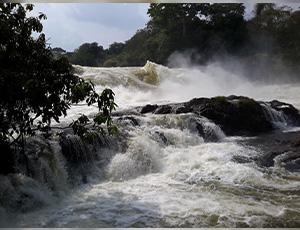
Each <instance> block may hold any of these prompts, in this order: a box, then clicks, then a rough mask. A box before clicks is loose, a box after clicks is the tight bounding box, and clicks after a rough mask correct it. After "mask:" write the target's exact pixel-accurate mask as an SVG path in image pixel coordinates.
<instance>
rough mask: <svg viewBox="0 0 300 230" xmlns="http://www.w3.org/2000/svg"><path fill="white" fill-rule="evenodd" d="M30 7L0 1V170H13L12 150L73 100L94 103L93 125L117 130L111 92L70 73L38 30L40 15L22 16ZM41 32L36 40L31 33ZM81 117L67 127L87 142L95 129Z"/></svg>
mask: <svg viewBox="0 0 300 230" xmlns="http://www.w3.org/2000/svg"><path fill="white" fill-rule="evenodd" d="M32 10H33V5H31V4H28V5H25V6H23V5H21V4H12V3H7V4H0V28H1V30H0V98H1V100H0V152H1V154H0V174H1V173H2V174H6V173H10V172H12V171H13V162H14V159H13V152H14V153H23V155H24V156H25V154H24V144H25V139H26V137H27V136H33V135H35V134H36V132H38V131H39V132H45V133H46V132H48V131H49V130H50V125H51V123H53V122H54V121H55V122H59V121H60V118H61V117H62V116H63V115H64V116H66V115H67V112H68V110H69V109H70V107H71V106H72V105H73V104H77V103H79V102H82V101H84V102H85V103H86V104H87V105H89V106H90V105H92V104H96V105H97V106H98V109H99V110H98V112H99V113H98V114H97V115H95V117H94V118H93V123H94V126H93V127H94V128H95V129H96V130H97V131H100V132H101V133H105V130H104V129H103V128H102V126H101V125H102V124H106V126H107V133H114V132H115V131H116V128H115V127H114V126H113V125H112V123H111V118H110V113H111V111H112V110H113V109H114V108H115V106H116V105H115V103H114V93H113V92H112V91H111V90H110V89H105V90H104V91H103V92H102V93H101V94H98V93H96V92H95V90H94V84H93V83H91V82H87V81H84V80H83V79H81V78H80V77H78V76H77V75H75V74H74V69H73V67H72V65H71V64H70V63H69V61H68V60H67V58H66V57H64V56H60V57H56V58H55V57H54V55H53V53H52V50H51V48H50V47H49V46H48V45H47V43H46V40H45V35H44V34H43V33H42V29H43V26H42V23H41V20H43V19H46V16H45V15H44V14H42V13H41V14H40V15H39V16H38V17H26V13H27V12H30V11H32ZM33 32H36V33H38V34H39V37H38V38H37V39H34V38H33V37H32V33H33ZM90 123H92V122H90V120H89V119H88V118H87V116H85V115H82V116H80V117H79V118H78V120H75V121H74V122H73V123H72V124H71V125H70V126H71V127H72V128H73V130H74V133H75V134H77V135H79V136H80V137H82V138H83V139H84V140H86V141H88V142H90V141H91V140H92V139H93V135H94V133H93V132H92V131H90V129H88V128H86V126H87V125H88V124H90Z"/></svg>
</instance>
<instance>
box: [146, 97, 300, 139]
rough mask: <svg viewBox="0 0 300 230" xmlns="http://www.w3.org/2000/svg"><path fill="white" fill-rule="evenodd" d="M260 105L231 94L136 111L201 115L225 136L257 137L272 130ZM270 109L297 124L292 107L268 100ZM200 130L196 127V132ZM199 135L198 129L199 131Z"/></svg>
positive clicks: (290, 122) (291, 123)
mask: <svg viewBox="0 0 300 230" xmlns="http://www.w3.org/2000/svg"><path fill="white" fill-rule="evenodd" d="M261 103H262V104H263V102H257V101H255V100H253V99H251V98H248V97H243V96H235V95H231V96H228V97H213V98H194V99H192V100H190V101H188V102H185V103H174V104H167V105H159V106H158V105H146V106H144V107H142V108H141V109H140V111H141V113H142V114H143V113H149V112H152V113H154V114H171V113H175V114H179V113H194V114H196V115H200V116H204V117H206V118H208V119H209V120H211V121H213V122H214V123H215V124H217V125H218V126H220V128H221V129H222V131H223V132H224V133H225V134H226V135H251V136H254V135H258V134H260V133H265V132H269V131H271V130H274V129H275V128H276V127H273V126H272V123H271V122H272V121H271V120H270V118H269V117H267V116H266V114H265V110H264V107H263V106H262V105H261ZM268 104H270V105H267V106H271V107H272V108H273V109H275V110H277V111H282V112H283V113H284V116H286V117H287V118H288V125H300V115H299V112H298V110H297V109H295V108H294V107H293V106H292V105H290V104H287V103H284V102H279V101H272V102H269V103H268ZM200 129H201V128H200V127H199V130H200ZM199 132H200V134H202V132H201V130H200V131H199Z"/></svg>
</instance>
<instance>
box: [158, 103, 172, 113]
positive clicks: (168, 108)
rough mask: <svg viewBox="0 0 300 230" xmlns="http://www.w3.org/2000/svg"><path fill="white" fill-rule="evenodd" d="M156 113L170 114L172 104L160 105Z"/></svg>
mask: <svg viewBox="0 0 300 230" xmlns="http://www.w3.org/2000/svg"><path fill="white" fill-rule="evenodd" d="M154 113H155V114H169V113H172V107H171V105H163V106H160V107H159V108H158V109H156V110H155V112H154Z"/></svg>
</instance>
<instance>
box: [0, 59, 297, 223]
mask: <svg viewBox="0 0 300 230" xmlns="http://www.w3.org/2000/svg"><path fill="white" fill-rule="evenodd" d="M75 69H76V71H77V73H78V74H79V75H80V76H81V77H82V78H84V79H85V80H91V81H92V82H94V83H95V84H96V89H97V91H99V92H101V90H103V89H104V88H106V87H109V88H112V90H113V91H114V93H115V95H116V96H115V102H116V103H117V104H118V108H117V112H118V113H117V114H116V115H115V116H114V122H115V124H116V125H117V126H118V128H119V134H118V137H113V138H112V139H110V140H109V145H108V146H109V147H107V146H100V147H99V148H94V149H93V154H94V157H93V159H92V161H86V162H83V163H82V164H77V165H76V167H77V168H76V167H73V168H71V169H68V165H67V161H66V159H65V158H64V157H63V156H62V154H61V151H62V147H61V145H60V144H59V141H58V139H57V138H53V139H51V140H50V141H46V140H44V139H41V138H39V137H35V138H32V139H31V140H29V141H28V147H27V154H28V155H29V156H34V155H35V154H37V153H38V154H39V158H38V160H36V162H38V163H36V164H35V165H32V166H31V167H32V172H33V174H32V177H27V176H25V175H24V174H14V175H10V176H9V177H8V176H1V178H0V179H1V180H0V199H1V206H0V227H18V228H23V227H24V228H25V227H26V228H32V227H60V228H64V227H73V228H74V227H86V228H94V227H97V228H99V227H100V228H101V227H127V228H130V227H131V228H133V227H152V228H154V227H158V228H164V227H173V228H176V227H186V228H188V227H199V228H205V227H217V228H219V227H229V228H234V227H272V228H273V227H300V196H299V194H300V174H299V172H297V171H295V172H291V171H288V170H286V169H285V168H283V167H281V165H280V163H278V164H275V165H274V166H273V167H261V166H259V165H257V164H256V163H255V162H245V163H239V162H236V161H234V160H233V158H234V157H236V156H239V157H243V156H244V157H249V156H253V157H254V156H258V155H261V154H262V152H261V149H260V148H256V147H255V146H249V145H246V144H244V142H243V140H245V139H249V138H254V137H245V136H243V137H241V136H230V137H229V136H226V135H225V134H224V133H223V132H222V130H221V129H220V128H219V127H218V126H217V125H215V124H214V123H212V122H211V121H210V120H208V119H206V118H204V117H196V118H195V117H194V115H193V114H190V113H186V114H167V115H163V114H145V115H142V116H141V115H134V114H131V115H130V116H128V115H127V114H128V111H131V109H133V108H135V107H136V106H144V105H146V104H166V103H171V102H184V101H188V100H190V99H192V98H195V97H213V96H219V95H222V96H229V95H243V96H248V97H251V98H254V99H255V100H258V101H260V100H262V101H270V100H274V99H276V100H280V101H284V102H287V103H291V104H293V105H294V106H295V107H296V108H297V109H300V101H299V99H298V96H299V95H300V84H292V83H288V82H287V83H281V84H279V83H262V81H257V82H252V81H250V80H247V79H246V78H243V77H241V76H239V75H235V74H232V73H230V72H227V71H226V70H224V69H223V68H221V67H220V66H218V65H216V64H212V65H208V66H205V67H190V68H177V69H170V68H167V67H164V66H161V65H157V64H155V63H151V62H148V63H147V64H146V65H145V66H144V67H127V68H92V67H81V66H75ZM95 112H96V108H87V107H85V106H74V107H72V109H71V111H70V112H69V114H68V116H67V117H65V118H62V125H65V124H66V123H68V122H70V121H72V119H74V118H75V117H76V116H78V114H80V113H85V114H90V115H92V114H93V113H95ZM128 117H129V118H128ZM195 119H198V120H199V122H201V123H202V124H204V127H206V129H207V130H210V131H212V132H214V134H215V135H216V136H217V137H218V141H216V142H209V141H205V140H204V138H203V137H201V136H199V135H198V133H197V132H196V131H195V127H194V123H193V121H194V120H195ZM281 127H283V128H282V130H281V131H284V132H289V131H291V130H294V129H295V127H284V124H283V126H281ZM72 143H73V144H74V145H76V146H75V149H76V148H77V149H80V148H81V149H82V148H85V147H84V146H83V144H82V143H81V142H80V141H78V140H77V141H76V139H72ZM74 151H75V152H76V151H77V150H74ZM32 158H34V157H32ZM82 174H84V177H83V176H82Z"/></svg>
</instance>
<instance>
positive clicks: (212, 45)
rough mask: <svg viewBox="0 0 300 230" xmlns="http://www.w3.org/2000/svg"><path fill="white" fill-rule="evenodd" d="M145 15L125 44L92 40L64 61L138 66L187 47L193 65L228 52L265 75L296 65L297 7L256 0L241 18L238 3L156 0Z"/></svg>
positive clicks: (299, 50) (299, 53)
mask: <svg viewBox="0 0 300 230" xmlns="http://www.w3.org/2000/svg"><path fill="white" fill-rule="evenodd" d="M148 14H149V16H150V18H151V19H150V21H149V22H148V23H147V25H146V27H145V28H144V29H141V30H138V31H137V32H136V33H135V35H134V36H133V37H132V38H131V39H129V40H128V41H126V42H125V43H113V44H111V45H110V47H109V48H108V49H103V47H102V46H101V45H98V44H97V43H91V44H88V43H87V44H83V45H81V46H80V47H79V48H78V49H76V50H75V51H74V53H67V56H68V57H69V60H70V61H71V63H74V64H79V65H88V66H107V67H110V66H143V65H144V64H145V62H146V61H147V60H151V61H153V62H156V63H159V64H165V65H168V64H169V63H168V58H169V57H170V55H172V54H173V53H174V52H183V51H189V52H188V53H189V54H190V57H189V58H191V59H192V61H193V62H194V63H196V64H205V63H207V62H209V61H212V60H214V59H221V57H224V56H228V55H229V56H231V57H236V58H237V59H238V60H239V63H240V64H242V65H244V67H246V69H248V70H251V71H252V70H253V69H257V71H258V70H260V71H264V75H265V76H266V75H267V73H270V74H272V73H273V74H274V73H278V72H280V71H285V70H290V72H295V71H294V70H299V69H297V68H298V67H297V66H298V64H299V60H300V31H299V28H300V11H299V10H296V11H293V10H292V9H291V8H290V7H288V6H280V7H279V6H277V5H276V4H273V3H258V4H256V5H255V7H254V10H253V15H252V17H251V18H249V19H246V18H245V6H244V4H242V3H237V4H233V3H230V4H228V3H222V4H221V3H215V4H206V3H198V4H188V3H185V4H163V3H161V4H150V8H149V9H148ZM261 67H263V68H261ZM261 74H262V73H260V74H259V73H256V75H261ZM254 75H255V74H254Z"/></svg>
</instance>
